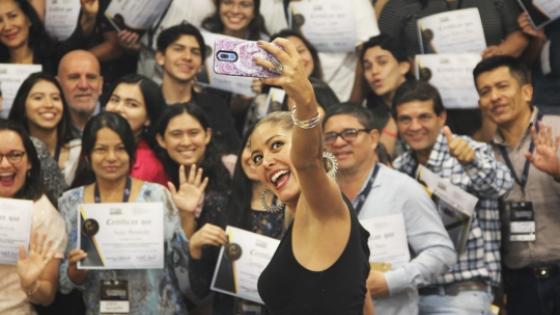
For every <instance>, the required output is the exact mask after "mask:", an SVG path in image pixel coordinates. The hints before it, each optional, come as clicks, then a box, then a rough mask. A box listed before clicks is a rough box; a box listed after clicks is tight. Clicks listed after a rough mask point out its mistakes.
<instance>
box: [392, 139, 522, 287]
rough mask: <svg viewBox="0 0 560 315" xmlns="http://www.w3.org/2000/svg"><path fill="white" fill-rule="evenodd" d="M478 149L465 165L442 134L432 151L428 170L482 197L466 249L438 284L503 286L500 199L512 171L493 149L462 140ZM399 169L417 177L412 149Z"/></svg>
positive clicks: (398, 162) (398, 161)
mask: <svg viewBox="0 0 560 315" xmlns="http://www.w3.org/2000/svg"><path fill="white" fill-rule="evenodd" d="M461 138H462V139H464V140H466V141H467V142H468V144H469V145H470V146H471V148H473V149H474V150H475V156H476V157H475V160H474V161H473V162H472V163H469V164H467V165H461V164H460V163H459V161H457V159H455V158H453V157H452V156H451V155H449V149H448V146H447V140H446V138H445V136H444V135H443V134H442V133H440V135H439V137H438V138H437V140H436V143H435V144H434V147H433V148H432V152H431V153H430V158H429V160H428V162H427V163H426V165H425V166H426V167H427V168H428V169H430V170H431V171H432V172H434V173H435V174H437V175H438V176H440V177H442V178H447V179H449V180H450V182H451V183H452V184H454V185H456V186H458V187H460V188H462V189H463V190H465V191H467V192H469V193H471V194H473V195H475V196H476V197H478V198H479V200H478V203H477V204H476V209H475V214H474V218H473V222H472V224H471V230H470V232H469V237H468V240H467V245H466V249H465V251H464V253H463V254H461V255H460V256H459V259H458V261H457V263H456V264H455V265H453V267H451V269H450V270H449V272H447V273H445V274H443V275H441V276H439V277H437V278H436V279H435V281H434V283H433V284H434V285H438V284H449V283H453V282H459V281H465V280H470V279H474V278H482V279H485V280H488V281H489V282H490V284H491V285H493V286H498V285H499V283H500V272H501V266H500V241H501V230H500V228H501V227H500V212H499V208H498V199H499V198H500V197H502V196H503V195H504V194H505V193H506V192H508V191H509V190H510V189H511V188H512V186H513V179H512V177H511V174H510V171H509V170H508V168H507V167H506V166H505V165H504V164H502V163H500V162H497V161H496V159H495V157H494V153H493V151H492V148H491V147H490V146H489V145H487V144H484V143H481V142H476V141H474V140H472V139H471V138H469V137H464V136H462V137H461ZM394 166H395V168H396V169H398V170H400V171H402V172H404V173H406V174H408V175H409V176H411V177H415V176H416V174H415V173H416V169H417V167H418V162H417V161H416V158H415V155H414V153H413V152H412V150H410V148H409V149H408V150H407V151H405V153H404V154H403V155H401V156H399V157H398V158H397V159H396V160H395V162H394Z"/></svg>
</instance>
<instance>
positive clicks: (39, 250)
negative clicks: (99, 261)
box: [0, 119, 66, 315]
mask: <svg viewBox="0 0 560 315" xmlns="http://www.w3.org/2000/svg"><path fill="white" fill-rule="evenodd" d="M0 139H2V141H0V197H2V198H15V199H28V200H32V201H33V202H34V205H33V210H32V211H33V212H32V225H31V241H30V245H29V249H26V248H24V247H23V246H21V247H20V249H19V258H18V260H17V264H15V265H0V314H18V315H19V314H35V311H34V309H33V306H32V303H33V304H40V305H48V304H50V303H51V302H52V301H53V299H54V296H55V293H56V288H57V283H58V267H59V264H60V260H61V258H62V257H63V254H64V247H65V246H66V230H65V228H64V221H63V220H62V218H61V217H60V215H59V214H58V211H57V210H56V209H55V208H54V206H53V205H52V204H51V202H50V201H49V199H48V198H47V196H46V195H45V194H44V193H43V187H42V184H41V177H40V175H39V174H40V173H41V168H40V163H39V159H38V158H37V154H36V152H35V148H34V147H33V143H32V142H31V140H30V139H29V136H28V135H27V133H26V131H25V130H24V129H23V128H22V127H21V126H19V125H17V124H15V123H13V122H11V121H8V120H3V119H2V120H0Z"/></svg>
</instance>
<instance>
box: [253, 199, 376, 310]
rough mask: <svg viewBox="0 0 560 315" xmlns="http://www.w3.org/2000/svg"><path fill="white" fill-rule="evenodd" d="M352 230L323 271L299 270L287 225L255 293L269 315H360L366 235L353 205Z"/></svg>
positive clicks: (365, 264)
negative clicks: (343, 246)
mask: <svg viewBox="0 0 560 315" xmlns="http://www.w3.org/2000/svg"><path fill="white" fill-rule="evenodd" d="M346 204H347V205H348V208H349V210H350V216H351V230H350V237H349V239H348V243H347V244H346V247H345V248H344V250H343V252H342V254H341V255H340V257H339V258H338V260H336V261H335V262H334V264H333V265H331V266H330V267H329V268H327V269H326V270H324V271H319V272H316V271H310V270H308V269H306V268H305V267H303V266H301V265H300V264H299V263H298V262H297V260H296V259H295V257H294V254H293V252H292V227H293V224H292V225H290V227H289V228H288V230H287V231H286V233H285V234H284V237H283V238H282V240H281V241H280V244H279V245H278V249H277V250H276V252H275V253H274V256H273V257H272V260H271V261H270V263H269V264H268V266H267V267H266V268H265V270H264V271H263V272H262V274H261V276H260V278H259V282H258V289H259V294H260V296H261V298H262V299H263V301H264V302H265V305H266V307H267V309H268V311H269V312H270V313H271V314H272V315H288V314H289V315H315V314H316V315H330V314H332V315H361V314H363V304H364V298H365V293H366V287H365V284H366V279H367V276H368V274H369V262H368V261H369V249H368V246H367V240H368V237H369V233H368V232H367V231H366V230H365V229H364V228H363V227H362V226H361V225H360V223H359V222H358V219H357V218H356V215H355V214H354V211H353V209H352V205H351V204H349V202H346Z"/></svg>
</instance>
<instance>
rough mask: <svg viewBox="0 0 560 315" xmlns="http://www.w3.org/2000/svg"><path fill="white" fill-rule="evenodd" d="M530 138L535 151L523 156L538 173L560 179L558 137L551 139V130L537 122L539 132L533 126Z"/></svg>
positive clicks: (559, 137)
mask: <svg viewBox="0 0 560 315" xmlns="http://www.w3.org/2000/svg"><path fill="white" fill-rule="evenodd" d="M531 137H532V138H533V142H534V143H535V150H534V151H533V153H532V154H531V152H527V153H525V156H526V157H527V159H528V160H529V161H531V163H533V165H534V166H535V167H536V168H537V169H538V170H540V171H542V172H545V173H548V174H550V175H552V176H554V177H560V160H559V159H560V157H559V156H558V147H559V146H560V136H558V137H556V139H553V137H552V128H551V127H550V126H547V125H545V124H543V123H541V122H539V132H537V130H536V128H535V127H534V126H533V127H532V128H531Z"/></svg>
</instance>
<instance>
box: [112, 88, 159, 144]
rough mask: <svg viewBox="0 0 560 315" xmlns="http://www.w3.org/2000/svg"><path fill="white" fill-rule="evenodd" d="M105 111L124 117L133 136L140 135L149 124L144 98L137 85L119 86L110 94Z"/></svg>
mask: <svg viewBox="0 0 560 315" xmlns="http://www.w3.org/2000/svg"><path fill="white" fill-rule="evenodd" d="M105 110H107V111H108V112H113V113H117V114H119V115H121V116H122V117H124V118H125V119H126V120H127V121H128V123H129V124H130V128H131V129H132V133H133V134H134V135H135V136H138V135H140V134H141V133H142V130H144V127H146V126H148V125H149V124H150V119H149V118H148V112H147V109H146V103H145V101H144V96H143V95H142V91H140V86H139V85H138V84H128V83H121V84H119V85H118V86H117V87H116V88H115V90H114V91H113V94H111V97H110V98H109V101H108V102H107V105H106V107H105Z"/></svg>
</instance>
